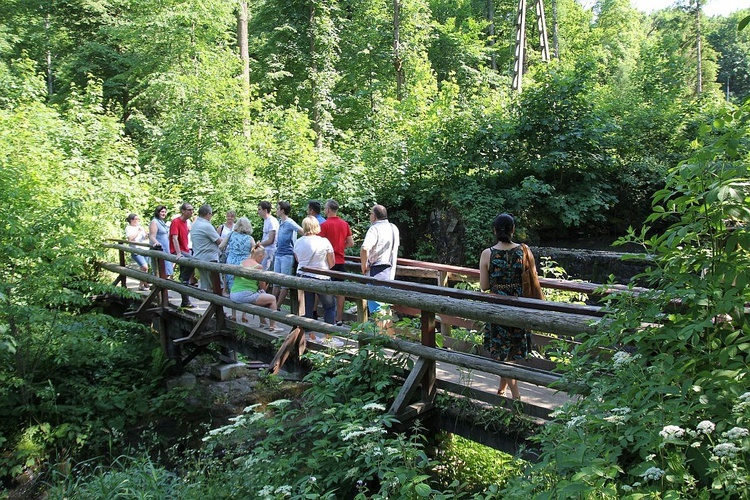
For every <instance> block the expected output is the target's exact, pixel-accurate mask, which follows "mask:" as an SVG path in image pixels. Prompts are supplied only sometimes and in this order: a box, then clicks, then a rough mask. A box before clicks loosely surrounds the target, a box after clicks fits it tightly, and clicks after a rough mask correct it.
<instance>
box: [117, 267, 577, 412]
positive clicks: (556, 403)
mask: <svg viewBox="0 0 750 500" xmlns="http://www.w3.org/2000/svg"><path fill="white" fill-rule="evenodd" d="M127 287H128V289H130V290H131V291H134V292H136V293H140V294H142V295H144V296H145V295H147V294H148V292H139V291H138V281H136V280H134V279H132V278H127ZM180 300H181V299H180V295H179V294H178V293H176V292H174V291H171V290H170V291H169V302H170V304H171V305H172V306H174V307H175V308H177V307H178V306H179V304H180ZM192 302H193V304H194V305H195V308H194V309H191V310H190V311H191V312H192V313H194V314H196V316H197V317H198V316H200V315H202V314H203V313H204V312H205V311H206V309H207V308H208V305H209V303H208V302H205V301H202V300H199V299H197V298H195V297H193V298H192ZM224 312H225V314H227V315H229V314H231V310H230V309H229V308H224ZM240 314H241V313H240V312H239V311H238V312H237V317H238V318H239V315H240ZM258 319H259V318H258V317H257V316H254V317H251V318H250V322H249V323H247V324H246V326H248V327H249V328H254V329H258V328H259V324H258ZM230 324H231V323H230ZM237 324H238V325H239V324H240V323H239V322H238V323H237ZM278 326H280V327H283V331H281V332H279V333H276V334H267V335H274V336H277V337H279V338H281V339H283V338H285V337H286V335H287V334H288V333H289V332H290V330H291V328H290V327H289V326H287V325H284V324H282V323H279V324H278ZM335 339H336V340H338V341H340V342H341V344H343V347H342V348H355V347H356V342H354V341H352V340H349V339H346V338H343V337H335ZM308 342H312V344H313V345H311V346H310V347H311V348H313V349H316V348H318V349H323V348H327V347H328V346H325V345H324V344H323V343H322V342H320V341H318V342H315V341H310V340H308ZM337 343H338V342H337ZM437 378H438V380H444V381H447V382H452V383H454V384H461V385H464V386H469V387H471V388H473V389H476V390H477V391H480V392H482V393H486V394H488V395H492V394H495V393H496V391H497V388H498V386H499V381H500V378H499V376H497V375H493V374H489V373H484V372H480V371H473V372H470V371H468V370H466V369H463V368H459V367H456V366H455V365H451V364H448V363H441V362H437ZM518 387H519V390H520V392H521V397H522V400H523V401H525V402H526V403H530V404H532V405H536V406H539V407H542V408H546V409H550V410H554V409H555V408H559V407H560V406H562V405H563V404H565V403H566V402H568V401H570V399H571V398H570V396H568V395H567V394H565V393H561V392H558V391H556V390H554V389H551V388H548V387H544V386H538V385H535V384H531V383H527V382H523V381H519V382H518Z"/></svg>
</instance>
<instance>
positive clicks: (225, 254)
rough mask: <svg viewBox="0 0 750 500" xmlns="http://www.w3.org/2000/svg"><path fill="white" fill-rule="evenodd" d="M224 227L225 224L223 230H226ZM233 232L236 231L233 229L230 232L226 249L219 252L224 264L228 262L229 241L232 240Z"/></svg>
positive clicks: (220, 259)
mask: <svg viewBox="0 0 750 500" xmlns="http://www.w3.org/2000/svg"><path fill="white" fill-rule="evenodd" d="M223 227H224V226H222V232H224V231H223ZM219 234H221V233H219ZM233 234H234V231H232V232H231V233H229V237H228V238H227V246H225V247H224V251H223V252H221V253H220V254H219V262H221V263H222V264H226V263H227V256H228V255H229V242H230V241H231V240H232V235H233Z"/></svg>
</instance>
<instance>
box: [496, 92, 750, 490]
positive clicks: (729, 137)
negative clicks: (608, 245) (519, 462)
mask: <svg viewBox="0 0 750 500" xmlns="http://www.w3.org/2000/svg"><path fill="white" fill-rule="evenodd" d="M748 117H750V109H748V108H747V106H746V107H745V108H743V109H740V110H727V111H726V112H725V113H723V114H722V115H720V116H719V117H717V119H716V120H714V122H713V127H711V126H709V125H706V126H705V127H702V129H701V138H700V140H701V142H702V143H703V144H704V145H703V146H702V147H701V148H699V149H698V150H697V151H696V153H695V154H694V155H693V156H692V157H691V158H690V159H689V160H687V161H685V162H682V163H680V164H679V165H678V166H677V167H675V168H674V169H672V170H671V171H670V173H669V176H668V177H667V182H666V186H665V188H664V189H662V190H660V191H659V192H657V193H656V195H655V196H654V204H653V210H654V211H653V214H652V215H651V216H650V217H649V219H648V220H649V222H651V223H660V224H664V223H667V224H669V227H668V228H667V229H666V230H665V231H664V232H662V233H657V234H654V235H652V236H649V234H650V232H649V229H648V228H644V229H643V230H642V231H641V232H640V233H635V232H634V231H631V233H630V235H629V237H628V238H625V241H630V242H638V243H640V244H642V245H643V246H644V248H645V249H646V250H647V252H648V253H649V254H650V256H651V257H652V258H653V268H652V269H650V270H649V271H648V273H647V275H646V276H648V277H649V278H650V281H651V284H652V285H653V286H654V287H658V289H654V291H651V292H647V293H642V294H640V295H638V296H632V295H629V294H621V295H615V296H612V297H610V310H611V314H610V319H611V322H609V323H606V324H603V325H602V327H601V329H600V331H599V332H598V333H597V334H595V335H592V336H590V337H588V338H582V340H583V342H582V344H581V345H580V346H579V347H578V348H576V350H575V352H574V356H573V357H572V358H570V364H569V365H568V366H567V367H566V368H565V370H566V374H565V382H564V385H565V386H566V387H567V388H568V389H569V390H572V391H573V392H576V391H578V392H581V394H582V395H584V396H585V397H584V398H583V399H581V400H579V401H578V402H576V403H573V404H571V405H569V406H567V407H565V408H564V409H562V410H561V411H560V412H558V415H557V416H558V417H559V421H558V423H556V424H554V425H551V426H548V427H547V428H546V429H545V431H544V432H543V433H542V435H541V436H540V437H539V438H538V440H539V442H540V443H541V444H542V446H543V448H544V455H543V460H542V462H541V463H540V464H539V465H538V466H535V467H533V468H530V469H529V471H528V475H527V477H526V479H524V480H523V481H520V480H519V481H514V482H513V484H512V485H511V486H510V487H509V488H508V489H507V491H506V493H507V495H508V497H513V498H520V497H523V498H526V497H528V496H530V495H533V494H536V495H539V496H541V497H545V498H547V497H558V496H571V495H580V496H582V497H588V496H592V495H594V496H605V497H612V496H623V497H625V498H641V495H662V496H664V497H675V498H676V497H684V496H690V497H693V498H708V497H709V496H721V497H731V498H735V497H736V498H744V497H746V496H747V477H748V458H750V456H749V455H748V449H750V437H749V435H748V430H747V422H748V415H749V414H748V411H750V406H748V399H749V398H750V393H748V392H747V387H748V383H747V382H748V381H747V364H748V359H749V357H750V328H749V327H748V322H747V318H746V311H745V304H746V303H747V301H748V300H749V299H750V296H749V295H748V291H747V290H748V289H747V276H748V274H749V273H748V271H749V269H748V267H749V266H750V251H749V249H750V237H749V234H748V232H747V227H748V226H747V224H748V222H750V208H748V207H750V204H749V203H748V201H750V193H749V192H748V189H747V187H748V185H750V183H748V179H749V177H750V176H748V165H750V163H748V160H750V158H749V157H748V133H749V130H748Z"/></svg>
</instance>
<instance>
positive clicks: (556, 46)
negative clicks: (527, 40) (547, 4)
mask: <svg viewBox="0 0 750 500" xmlns="http://www.w3.org/2000/svg"><path fill="white" fill-rule="evenodd" d="M559 29H560V26H559V25H558V24H557V0H552V45H553V47H552V48H553V50H554V51H555V54H554V55H553V56H552V57H554V58H555V59H560V38H559V35H560V33H559Z"/></svg>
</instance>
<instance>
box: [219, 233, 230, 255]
mask: <svg viewBox="0 0 750 500" xmlns="http://www.w3.org/2000/svg"><path fill="white" fill-rule="evenodd" d="M231 237H232V235H231V234H230V235H229V236H227V238H226V239H225V240H223V241H222V242H221V243H219V250H221V251H222V252H223V251H224V250H226V248H227V246H228V245H229V238H231Z"/></svg>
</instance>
